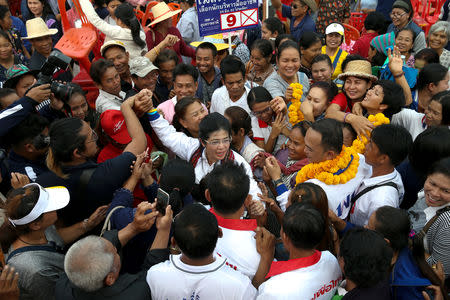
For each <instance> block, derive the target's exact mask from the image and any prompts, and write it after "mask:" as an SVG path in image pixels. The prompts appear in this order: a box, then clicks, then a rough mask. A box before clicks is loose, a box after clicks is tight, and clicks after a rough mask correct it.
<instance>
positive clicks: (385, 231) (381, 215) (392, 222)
mask: <svg viewBox="0 0 450 300" xmlns="http://www.w3.org/2000/svg"><path fill="white" fill-rule="evenodd" d="M375 220H376V221H375V231H376V232H378V233H380V234H382V235H383V237H384V238H386V239H388V240H389V244H390V245H391V247H392V249H393V250H394V251H400V250H402V249H403V248H405V247H406V246H408V240H409V233H410V232H411V222H410V220H409V216H408V213H407V212H406V210H403V209H400V208H395V207H392V206H388V205H385V206H382V207H380V208H378V209H377V210H376V212H375Z"/></svg>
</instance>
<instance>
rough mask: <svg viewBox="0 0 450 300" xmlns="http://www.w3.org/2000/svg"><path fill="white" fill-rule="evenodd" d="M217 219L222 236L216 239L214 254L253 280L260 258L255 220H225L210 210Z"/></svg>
mask: <svg viewBox="0 0 450 300" xmlns="http://www.w3.org/2000/svg"><path fill="white" fill-rule="evenodd" d="M209 211H210V212H212V213H213V214H214V215H215V216H216V219H217V223H218V224H219V227H220V228H221V229H222V233H223V236H222V237H221V238H220V239H218V241H217V245H216V249H215V252H216V253H217V254H218V255H219V256H221V257H224V258H226V259H227V262H228V264H229V265H230V267H232V268H233V269H235V270H237V271H239V272H241V273H242V274H244V275H246V276H247V277H249V278H250V279H253V276H255V273H256V271H257V270H258V266H259V261H260V259H261V256H260V255H259V253H258V251H256V239H255V230H256V227H257V224H256V220H255V219H239V220H238V219H225V218H222V217H221V216H218V215H217V214H216V213H215V212H214V209H210V210H209Z"/></svg>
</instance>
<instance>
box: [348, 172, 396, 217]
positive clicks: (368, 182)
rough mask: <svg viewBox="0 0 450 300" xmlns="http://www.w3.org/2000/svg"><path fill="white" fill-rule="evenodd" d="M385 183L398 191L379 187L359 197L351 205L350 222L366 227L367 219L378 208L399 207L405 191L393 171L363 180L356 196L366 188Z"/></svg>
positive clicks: (389, 187)
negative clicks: (392, 184)
mask: <svg viewBox="0 0 450 300" xmlns="http://www.w3.org/2000/svg"><path fill="white" fill-rule="evenodd" d="M386 182H393V183H395V184H396V185H397V188H398V190H397V189H396V188H394V187H393V186H381V187H377V188H374V189H373V190H371V191H370V192H367V193H365V194H364V195H362V196H361V197H359V198H358V199H357V200H356V202H355V204H354V205H353V207H352V209H351V211H350V222H352V223H353V224H355V225H358V226H364V225H367V222H368V221H369V217H370V216H371V215H372V213H373V212H374V211H376V210H377V209H378V208H379V207H382V206H385V205H387V206H392V207H396V208H397V207H399V206H400V203H401V202H402V200H403V195H404V194H405V190H404V188H403V182H402V177H401V176H400V173H398V172H397V170H395V169H394V172H392V173H389V174H386V175H382V176H377V177H373V178H366V179H364V180H363V181H362V182H361V186H360V187H359V188H358V190H357V192H356V194H358V193H359V192H361V191H363V190H364V189H365V188H367V187H370V186H374V185H378V184H383V183H386Z"/></svg>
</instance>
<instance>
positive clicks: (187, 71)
mask: <svg viewBox="0 0 450 300" xmlns="http://www.w3.org/2000/svg"><path fill="white" fill-rule="evenodd" d="M181 75H189V76H191V77H192V78H193V79H194V82H197V80H198V70H197V68H195V67H194V66H192V65H188V64H184V63H181V64H179V65H176V66H175V69H173V80H174V81H175V78H176V77H177V76H181Z"/></svg>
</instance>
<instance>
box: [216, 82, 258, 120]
mask: <svg viewBox="0 0 450 300" xmlns="http://www.w3.org/2000/svg"><path fill="white" fill-rule="evenodd" d="M249 91H250V89H249V88H248V87H245V92H244V94H242V96H241V98H239V100H237V101H231V99H230V96H229V94H228V90H227V88H226V86H224V85H223V86H221V87H220V88H218V89H216V90H215V91H214V93H213V95H212V97H211V108H210V109H209V112H211V113H213V112H218V113H219V114H222V115H223V114H224V113H225V110H226V109H227V108H228V107H230V106H239V107H241V108H243V109H244V110H245V111H246V112H247V113H249V114H250V108H249V107H248V104H247V95H248V92H249Z"/></svg>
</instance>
